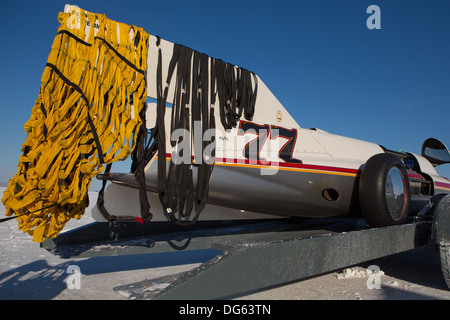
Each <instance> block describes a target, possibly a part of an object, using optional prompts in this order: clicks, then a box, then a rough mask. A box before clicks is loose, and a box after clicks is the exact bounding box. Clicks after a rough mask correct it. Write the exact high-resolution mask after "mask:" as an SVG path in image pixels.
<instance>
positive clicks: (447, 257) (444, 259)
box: [439, 243, 450, 289]
mask: <svg viewBox="0 0 450 320" xmlns="http://www.w3.org/2000/svg"><path fill="white" fill-rule="evenodd" d="M439 256H440V258H441V270H442V275H443V276H444V280H445V283H446V284H447V287H448V288H449V289H450V243H441V244H440V245H439Z"/></svg>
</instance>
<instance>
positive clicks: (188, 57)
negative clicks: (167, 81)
mask: <svg viewBox="0 0 450 320" xmlns="http://www.w3.org/2000/svg"><path fill="white" fill-rule="evenodd" d="M183 50H184V51H183V55H182V57H181V59H180V64H179V67H181V66H182V69H181V70H182V71H181V73H180V76H181V78H182V79H183V80H184V84H185V87H184V93H185V94H184V95H183V99H182V104H181V105H180V106H179V108H180V114H181V117H180V127H181V128H183V129H185V131H184V136H183V142H186V141H190V139H191V135H190V132H191V129H192V128H191V127H190V115H189V110H190V108H189V102H190V97H191V66H192V63H191V61H192V58H193V53H194V52H193V50H191V49H189V48H186V47H183ZM193 82H194V81H193ZM192 94H194V93H192ZM194 100H195V99H194ZM183 152H188V153H187V154H183V156H184V158H185V159H187V158H188V159H189V160H188V163H184V162H183V163H180V164H178V165H177V166H176V171H177V175H176V181H177V182H176V183H177V187H178V204H179V207H178V211H179V214H180V216H182V217H188V216H190V214H191V212H192V209H193V202H194V195H193V188H194V183H193V176H192V168H191V156H192V153H191V149H188V150H185V149H184V150H183Z"/></svg>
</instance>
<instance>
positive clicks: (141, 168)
mask: <svg viewBox="0 0 450 320" xmlns="http://www.w3.org/2000/svg"><path fill="white" fill-rule="evenodd" d="M145 106H146V104H145ZM146 111H147V108H146V107H144V108H142V109H141V112H140V114H139V116H140V118H141V126H140V127H139V132H138V137H137V139H136V146H135V151H134V152H133V153H135V154H136V156H135V160H136V167H135V171H134V172H133V173H134V176H135V177H136V181H137V182H138V184H139V202H140V207H141V218H142V219H143V220H144V221H150V220H151V219H152V217H153V215H152V214H151V213H150V202H149V200H148V197H147V184H146V181H145V165H146V162H145V146H146V142H147V141H146V140H147V126H146V116H145V114H146Z"/></svg>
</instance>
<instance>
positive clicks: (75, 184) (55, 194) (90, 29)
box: [2, 7, 149, 242]
mask: <svg viewBox="0 0 450 320" xmlns="http://www.w3.org/2000/svg"><path fill="white" fill-rule="evenodd" d="M58 20H59V22H60V27H59V29H58V34H57V35H56V37H55V39H54V42H53V44H52V47H51V51H50V54H49V58H48V61H47V65H46V67H45V70H44V73H43V75H42V79H41V86H40V90H39V96H38V98H37V99H36V102H35V104H34V106H33V109H32V114H31V117H30V120H29V121H28V122H26V124H25V131H26V132H27V134H28V135H27V138H26V141H25V143H23V145H22V152H23V155H21V156H20V158H19V164H18V172H17V173H16V174H15V176H14V177H13V178H12V179H11V180H10V181H9V185H8V187H7V189H6V190H5V192H4V194H3V198H2V202H3V204H4V205H5V207H6V210H7V211H6V215H7V216H12V215H14V214H15V216H16V218H17V219H18V222H19V229H20V230H22V231H24V232H28V233H29V234H30V235H32V236H33V241H36V242H42V241H44V240H45V239H46V238H53V237H56V236H57V235H58V233H59V232H60V231H61V230H62V228H63V227H64V225H65V224H66V223H67V222H68V221H69V220H70V219H71V218H76V219H79V218H80V217H81V215H82V214H83V213H84V210H85V208H86V206H87V202H88V188H89V185H90V181H91V179H92V177H94V176H95V175H96V174H97V173H99V172H100V171H102V170H103V169H104V167H103V165H104V164H110V163H112V162H114V161H118V160H123V159H125V158H127V157H128V156H129V155H130V153H131V152H132V151H133V149H134V147H135V142H136V139H137V133H138V131H139V129H140V127H141V125H143V121H142V119H141V118H140V112H141V111H142V110H143V108H144V105H145V100H146V97H147V89H146V83H145V82H146V80H145V71H146V70H147V50H148V39H149V35H148V34H147V33H146V32H145V31H144V30H143V29H142V28H138V27H135V26H129V25H126V24H123V23H119V22H115V21H112V20H109V19H107V18H106V16H105V15H101V14H94V13H90V12H87V11H84V10H82V9H79V8H76V7H71V10H70V12H66V13H60V14H59V16H58Z"/></svg>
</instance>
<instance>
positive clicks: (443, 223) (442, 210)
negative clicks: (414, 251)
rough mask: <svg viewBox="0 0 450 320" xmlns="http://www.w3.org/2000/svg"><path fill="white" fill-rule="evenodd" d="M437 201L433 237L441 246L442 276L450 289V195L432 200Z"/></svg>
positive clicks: (443, 195) (439, 196) (441, 195)
mask: <svg viewBox="0 0 450 320" xmlns="http://www.w3.org/2000/svg"><path fill="white" fill-rule="evenodd" d="M433 200H435V201H436V207H435V209H434V230H433V234H434V235H433V237H434V238H435V240H436V241H437V244H438V245H439V257H440V263H441V270H442V275H443V276H444V280H445V283H446V284H447V287H448V288H449V289H450V242H449V235H448V228H450V226H449V223H448V222H449V217H450V195H445V194H439V195H437V196H435V197H433V198H432V201H433Z"/></svg>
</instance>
